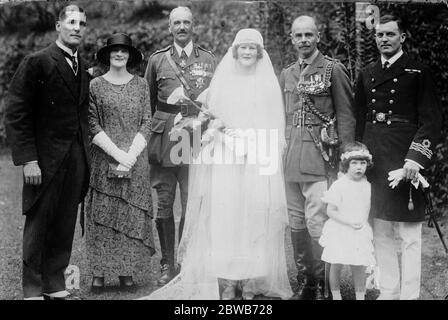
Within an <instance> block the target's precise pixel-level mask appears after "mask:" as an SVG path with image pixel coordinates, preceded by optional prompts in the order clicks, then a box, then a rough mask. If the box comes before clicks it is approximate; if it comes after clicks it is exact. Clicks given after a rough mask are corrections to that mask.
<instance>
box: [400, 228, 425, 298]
mask: <svg viewBox="0 0 448 320" xmlns="http://www.w3.org/2000/svg"><path fill="white" fill-rule="evenodd" d="M397 224H398V236H399V237H400V239H401V294H400V300H413V299H418V298H419V296H420V280H421V267H422V261H421V259H422V222H398V223H397Z"/></svg>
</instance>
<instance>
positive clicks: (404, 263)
mask: <svg viewBox="0 0 448 320" xmlns="http://www.w3.org/2000/svg"><path fill="white" fill-rule="evenodd" d="M405 38H406V34H405V33H404V30H403V27H402V24H401V20H400V19H398V18H397V17H394V16H391V15H386V16H383V17H381V18H380V22H379V24H378V25H377V26H376V44H377V47H378V50H379V52H380V54H381V58H380V59H379V60H378V61H376V62H373V63H371V64H369V65H368V66H367V67H366V68H365V69H364V70H362V71H361V72H360V74H359V76H358V79H357V84H356V88H355V105H356V110H357V125H356V133H357V138H358V139H362V140H363V142H364V143H365V144H366V145H367V147H368V148H369V150H370V152H371V153H372V156H373V163H374V166H373V168H372V170H370V172H368V178H369V181H370V182H371V183H372V201H371V211H370V212H371V217H372V218H373V233H374V243H375V253H376V258H377V263H378V266H379V270H380V279H379V282H380V290H381V295H380V297H379V299H404V300H407V299H417V298H418V297H419V294H420V277H421V276H420V271H421V244H422V237H421V230H422V221H423V220H424V219H425V203H424V197H423V193H422V190H421V187H420V188H419V189H418V190H416V189H415V188H414V187H413V186H412V185H411V183H410V181H411V180H416V179H417V176H418V174H419V171H420V170H422V169H425V168H427V167H428V166H429V164H430V160H431V158H432V155H433V152H434V146H435V145H436V143H437V139H438V138H439V135H440V130H441V113H440V103H439V100H438V98H437V94H436V90H435V84H434V82H433V80H432V77H431V71H430V70H429V69H428V68H427V67H426V66H424V65H423V64H421V63H419V62H417V61H414V60H412V59H411V58H410V57H409V56H408V55H407V54H406V53H404V52H403V50H402V44H403V43H404V41H405ZM400 168H401V169H402V174H401V175H400V177H399V179H402V180H404V181H401V182H400V183H399V184H398V185H397V186H396V187H395V188H394V189H392V188H391V187H390V186H389V183H390V181H388V173H389V172H390V171H394V170H397V169H400ZM397 180H398V179H397ZM396 239H399V241H397V240H396ZM399 247H401V283H400V270H399V264H398V248H399Z"/></svg>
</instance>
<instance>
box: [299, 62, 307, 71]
mask: <svg viewBox="0 0 448 320" xmlns="http://www.w3.org/2000/svg"><path fill="white" fill-rule="evenodd" d="M306 66H307V64H306V62H305V60H303V61H302V63H301V64H300V73H302V72H303V70H305V68H306Z"/></svg>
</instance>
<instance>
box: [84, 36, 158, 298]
mask: <svg viewBox="0 0 448 320" xmlns="http://www.w3.org/2000/svg"><path fill="white" fill-rule="evenodd" d="M97 59H98V60H99V61H100V62H101V63H103V64H105V65H109V66H110V67H109V71H108V72H107V73H105V74H104V75H102V76H100V77H97V78H95V79H93V80H92V81H91V83H90V109H89V131H90V135H91V137H92V138H93V139H92V147H91V155H92V164H91V176H90V187H89V192H88V194H87V197H86V202H85V203H86V206H85V209H86V245H87V258H88V262H89V267H90V271H91V274H92V275H93V280H92V290H93V291H94V292H98V291H100V290H101V289H102V288H104V279H105V276H106V275H107V276H108V277H109V276H110V277H116V276H118V278H119V280H120V286H121V287H122V288H125V289H131V288H134V287H135V284H134V281H133V278H132V276H133V275H135V274H136V273H138V270H140V269H141V268H142V267H143V266H144V265H145V264H148V263H149V259H150V257H151V256H152V255H153V254H154V251H155V250H154V240H153V234H152V217H153V216H152V200H151V188H150V181H149V165H148V159H147V153H146V152H143V150H144V149H145V147H146V142H147V139H148V135H149V126H150V120H151V119H150V117H151V116H150V114H151V113H150V110H151V108H150V105H149V90H148V84H147V82H146V80H145V79H144V78H141V77H139V76H137V75H132V74H131V73H129V72H128V70H127V67H129V66H132V65H136V64H138V63H139V62H141V60H142V54H141V53H140V51H138V50H137V49H136V48H135V47H133V46H132V40H131V39H130V37H129V36H127V35H125V34H114V35H112V36H111V37H110V38H109V39H108V40H107V45H106V46H104V47H103V48H101V49H100V50H99V51H98V53H97Z"/></svg>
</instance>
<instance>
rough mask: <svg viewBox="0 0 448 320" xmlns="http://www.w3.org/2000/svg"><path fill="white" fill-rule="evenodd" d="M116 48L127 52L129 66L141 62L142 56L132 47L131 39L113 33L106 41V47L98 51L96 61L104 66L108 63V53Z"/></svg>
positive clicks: (124, 35) (122, 34)
mask: <svg viewBox="0 0 448 320" xmlns="http://www.w3.org/2000/svg"><path fill="white" fill-rule="evenodd" d="M116 46H123V47H125V48H127V49H128V50H129V61H128V66H129V65H136V64H138V63H140V62H141V61H142V60H143V54H142V53H141V52H140V50H138V49H137V48H135V47H134V46H133V45H132V39H131V38H130V37H129V36H128V35H127V34H124V33H115V34H113V35H112V36H110V37H109V38H108V39H107V42H106V45H105V46H104V47H102V48H101V49H99V50H98V52H97V53H96V59H97V60H98V61H99V62H101V63H103V64H105V65H106V66H108V65H109V63H110V51H111V50H112V48H114V47H116Z"/></svg>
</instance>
